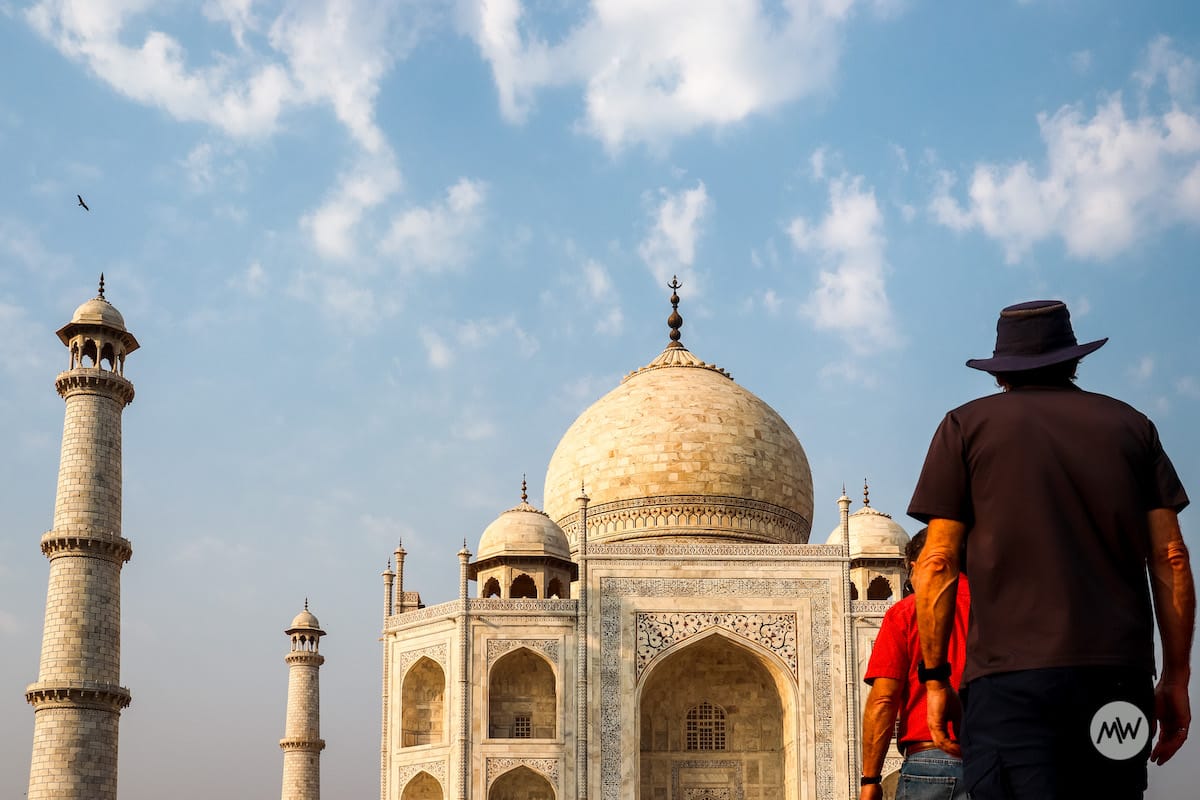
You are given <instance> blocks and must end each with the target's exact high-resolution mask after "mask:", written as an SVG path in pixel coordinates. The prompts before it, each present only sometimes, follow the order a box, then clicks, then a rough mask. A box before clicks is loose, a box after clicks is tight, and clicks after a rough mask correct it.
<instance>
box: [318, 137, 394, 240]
mask: <svg viewBox="0 0 1200 800" xmlns="http://www.w3.org/2000/svg"><path fill="white" fill-rule="evenodd" d="M399 188H400V171H399V170H398V169H397V168H396V167H395V165H394V164H393V162H392V158H391V154H390V153H388V152H384V153H382V154H379V155H377V156H375V157H370V156H368V157H364V158H363V159H361V160H360V161H359V163H358V164H356V165H355V166H354V167H353V168H351V169H349V170H347V171H345V172H343V173H342V174H341V175H340V176H339V178H338V184H337V186H336V187H334V189H333V190H332V191H331V192H330V193H329V195H328V196H327V197H326V198H325V201H324V202H323V203H322V204H321V205H320V206H319V207H318V208H317V209H316V210H315V211H312V212H311V213H309V214H306V215H305V216H304V217H303V218H302V219H301V220H300V224H301V226H302V227H304V228H305V229H307V230H308V232H309V235H310V236H311V237H312V240H313V244H314V245H315V246H316V248H317V251H318V252H319V253H320V254H321V255H323V256H325V257H326V258H333V259H339V260H343V261H345V260H349V259H351V258H353V257H354V256H356V255H357V254H358V249H357V247H356V246H355V240H356V233H357V230H358V225H359V223H360V222H361V221H362V218H363V216H364V215H365V214H366V212H367V211H369V210H370V209H372V208H375V207H376V206H379V205H380V204H381V203H383V201H384V200H387V199H388V197H390V196H391V195H392V194H394V193H395V192H396V191H397V190H399Z"/></svg>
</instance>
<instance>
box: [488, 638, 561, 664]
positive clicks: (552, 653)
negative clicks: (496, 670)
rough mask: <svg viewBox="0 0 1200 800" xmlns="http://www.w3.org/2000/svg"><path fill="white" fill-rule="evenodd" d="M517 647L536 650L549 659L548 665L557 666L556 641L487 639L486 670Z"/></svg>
mask: <svg viewBox="0 0 1200 800" xmlns="http://www.w3.org/2000/svg"><path fill="white" fill-rule="evenodd" d="M518 647H527V648H529V649H530V650H536V651H538V652H539V653H542V654H543V655H545V656H546V658H548V659H550V663H551V664H554V665H555V666H557V665H558V639H488V643H487V664H488V670H489V671H490V670H491V668H492V664H493V663H495V661H496V659H497V658H499V657H500V656H502V655H504V654H505V653H508V652H510V651H512V650H515V649H517V648H518Z"/></svg>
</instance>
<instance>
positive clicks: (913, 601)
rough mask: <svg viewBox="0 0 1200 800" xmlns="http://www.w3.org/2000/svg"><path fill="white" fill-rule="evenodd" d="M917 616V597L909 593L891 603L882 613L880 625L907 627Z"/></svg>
mask: <svg viewBox="0 0 1200 800" xmlns="http://www.w3.org/2000/svg"><path fill="white" fill-rule="evenodd" d="M916 618H917V597H916V595H912V594H910V595H909V596H908V597H905V598H903V599H901V600H899V601H898V602H896V603H895V604H893V605H892V607H891V608H889V609H888V610H887V611H886V612H884V615H883V622H882V623H881V627H883V626H887V627H900V628H904V629H907V628H908V627H909V626H910V625H912V624H913V622H914V621H915V620H916Z"/></svg>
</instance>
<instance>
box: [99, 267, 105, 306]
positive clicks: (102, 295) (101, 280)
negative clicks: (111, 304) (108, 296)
mask: <svg viewBox="0 0 1200 800" xmlns="http://www.w3.org/2000/svg"><path fill="white" fill-rule="evenodd" d="M98 296H99V298H100V299H101V300H103V299H104V273H103V272H101V273H100V294H99V295H98Z"/></svg>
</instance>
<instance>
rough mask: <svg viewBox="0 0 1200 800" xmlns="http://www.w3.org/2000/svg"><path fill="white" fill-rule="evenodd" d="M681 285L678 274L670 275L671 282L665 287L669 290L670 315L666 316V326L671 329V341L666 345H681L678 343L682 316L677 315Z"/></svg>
mask: <svg viewBox="0 0 1200 800" xmlns="http://www.w3.org/2000/svg"><path fill="white" fill-rule="evenodd" d="M681 286H683V284H682V283H680V282H679V276H678V275H672V276H671V282H670V283H668V284H667V288H668V289H670V290H671V316H669V317H667V327H668V328H670V329H671V343H670V344H669V345H667V347H683V345H682V344H680V343H679V329H680V328H682V327H683V317H681V316H679V288H680V287H681Z"/></svg>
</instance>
